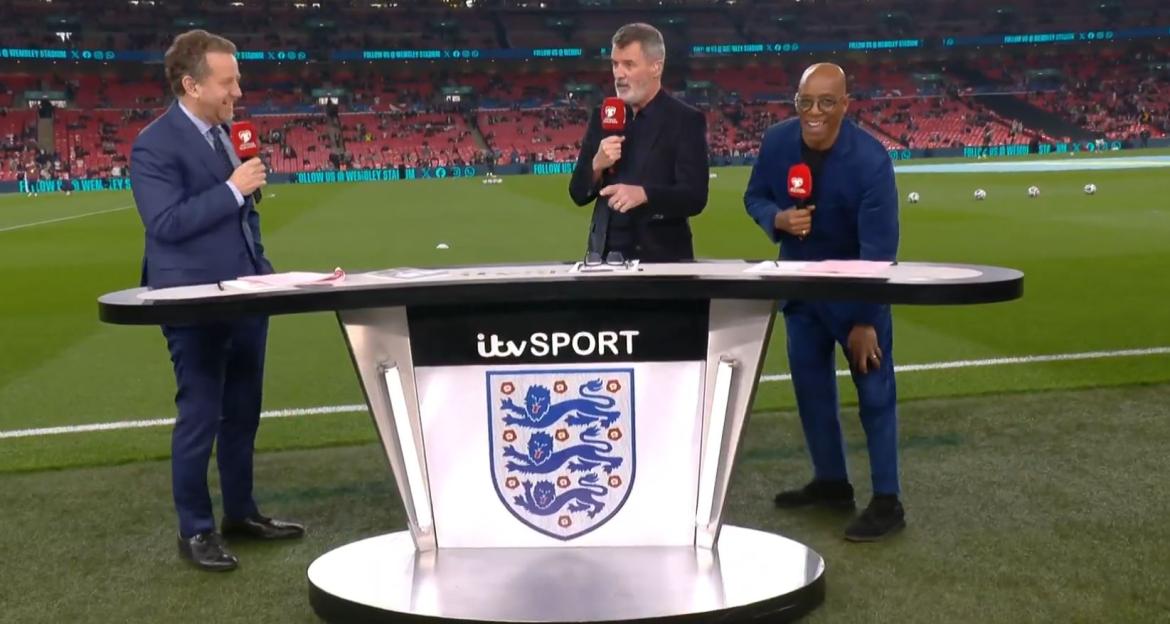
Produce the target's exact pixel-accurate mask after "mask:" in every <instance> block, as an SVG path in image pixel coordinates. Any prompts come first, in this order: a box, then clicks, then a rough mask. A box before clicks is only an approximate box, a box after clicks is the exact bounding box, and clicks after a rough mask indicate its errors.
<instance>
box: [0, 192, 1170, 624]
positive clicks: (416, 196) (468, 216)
mask: <svg viewBox="0 0 1170 624" xmlns="http://www.w3.org/2000/svg"><path fill="white" fill-rule="evenodd" d="M715 171H716V172H717V173H718V177H717V178H716V179H713V180H712V181H711V199H710V203H709V204H708V208H707V209H706V211H705V212H704V213H703V214H702V215H701V216H700V217H698V218H696V219H694V220H693V221H692V225H693V228H694V230H695V243H696V250H697V253H698V254H699V255H700V256H702V257H709V258H736V257H738V258H766V257H773V256H774V255H775V248H774V247H773V246H772V245H770V244H769V243H768V241H767V240H766V238H765V237H764V235H763V233H762V232H760V231H759V229H758V228H757V227H756V226H755V225H754V224H753V223H752V222H751V221H750V219H748V217H747V216H746V214H745V213H744V210H743V204H742V199H741V197H742V193H743V189H744V186H745V184H746V179H747V175H748V170H747V169H718V170H715ZM1165 171H1166V170H1165V169H1137V170H1111V171H1092V172H1089V171H1080V172H1060V173H1007V174H899V179H898V183H899V191H900V194H901V195H902V197H903V199H904V198H905V196H906V194H907V193H909V192H910V191H916V192H918V193H920V194H921V197H922V201H921V202H920V203H918V204H913V205H910V204H905V203H903V205H902V207H901V222H902V243H901V251H900V259H902V260H904V261H939V262H965V263H978V264H993V265H1001V266H1008V267H1013V268H1018V269H1021V270H1023V271H1024V272H1025V275H1026V278H1025V295H1024V298H1023V299H1021V300H1019V301H1015V302H1011V303H1006V304H996V305H987V306H972V307H911V306H904V307H898V308H897V309H896V310H895V336H896V341H895V345H896V347H895V356H894V357H895V359H896V361H897V363H898V364H925V363H934V362H951V361H959V360H978V359H986V358H998V357H1009V356H1034V355H1049V354H1062V353H1087V352H1099V351H1113V350H1126V349H1145V348H1156V347H1167V346H1170V322H1168V321H1170V312H1168V311H1167V310H1168V309H1170V307H1168V306H1170V292H1168V290H1167V284H1170V281H1168V279H1167V270H1168V268H1170V244H1168V243H1167V241H1170V204H1168V203H1167V201H1166V199H1165V193H1166V181H1165V180H1166V174H1165ZM1089 182H1092V183H1095V184H1096V185H1097V187H1098V189H1099V190H1098V193H1097V194H1096V195H1094V196H1087V195H1085V194H1084V193H1083V192H1082V190H1081V188H1082V186H1083V185H1084V184H1086V183H1089ZM567 183H568V180H567V178H565V177H559V176H558V177H511V178H506V179H505V181H504V183H503V184H499V185H482V184H481V183H480V181H479V180H444V181H419V182H397V183H387V184H377V183H374V184H355V185H342V184H339V185H320V186H295V185H288V186H274V187H270V188H269V190H268V196H267V198H266V201H265V202H264V203H263V204H262V206H261V213H262V219H263V229H264V241H265V245H266V247H267V248H268V251H269V256H270V257H271V259H272V260H273V261H274V263H275V264H276V265H277V268H278V269H279V270H331V269H332V268H333V267H335V266H340V267H343V268H345V269H346V270H348V271H359V270H365V269H374V268H384V267H389V266H435V265H443V264H455V263H488V262H510V261H515V262H523V261H539V260H575V259H579V258H580V256H581V254H582V251H583V246H584V243H585V235H586V227H587V224H588V216H589V209H588V208H577V207H574V206H573V205H572V204H571V202H570V201H569V200H568V194H567V191H566V185H567ZM1032 184H1035V185H1037V186H1039V187H1040V189H1041V195H1040V197H1039V198H1036V199H1029V198H1028V197H1027V194H1026V189H1027V187H1028V186H1030V185H1032ZM975 188H983V189H986V190H987V192H988V199H987V200H986V201H983V202H976V201H974V200H973V199H972V191H973V190H974V189H975ZM90 213H95V214H90ZM79 215H88V216H83V217H80V218H72V217H78V216H79ZM34 223H39V225H31V226H30V225H29V224H34ZM814 227H815V221H814ZM440 242H443V243H447V244H448V245H449V249H445V250H439V249H436V245H437V244H438V243H440ZM141 252H142V228H141V225H140V224H139V221H138V217H137V215H136V213H135V212H134V210H133V206H132V198H131V196H130V195H129V194H128V193H96V194H81V195H74V196H72V197H63V196H59V195H57V196H40V197H37V198H27V197H24V196H0V280H2V283H3V287H2V288H0V321H2V322H0V352H2V353H3V357H2V358H0V432H3V431H13V430H20V429H29V428H38V427H54V426H66V425H81V424H88V423H101V422H115V421H126V420H139V419H152V418H166V417H171V416H173V402H172V399H173V392H174V389H173V378H172V376H171V370H170V366H169V361H168V358H167V355H166V350H165V345H164V343H163V339H162V336H161V334H160V332H159V331H158V329H157V328H151V327H115V326H108V325H103V324H101V323H100V322H99V321H98V320H97V311H96V303H95V299H96V297H97V296H98V295H100V294H102V293H104V292H107V291H111V290H117V289H121V288H128V287H131V286H134V285H135V284H136V282H137V278H138V271H139V262H140V260H141ZM777 329H778V330H779V329H780V326H779V325H778V326H777ZM782 334H783V332H782V331H777V332H776V335H775V336H774V337H773V340H772V343H771V345H770V348H769V356H768V359H767V364H766V369H765V373H766V374H777V373H785V372H787V364H786V359H785V357H784V341H783V335H782ZM268 362H269V364H268V374H267V378H266V382H265V384H266V385H265V401H264V405H265V409H268V410H274V409H283V408H304V407H314V406H334V405H351V404H358V403H361V402H362V398H361V392H360V390H359V388H358V387H357V384H356V380H355V377H354V374H353V371H352V368H351V365H350V362H349V359H348V356H347V354H346V351H345V347H344V344H343V342H342V338H341V336H340V332H339V331H338V329H337V325H336V321H335V319H334V318H333V317H332V315H328V314H318V315H304V316H290V317H274V318H273V320H272V328H271V332H270V338H269V350H268ZM1168 382H1170V355H1165V354H1161V355H1149V356H1141V357H1112V358H1102V359H1091V360H1076V361H1062V362H1048V363H1030V364H1019V365H1003V366H986V367H969V368H957V369H945V370H932V371H923V372H909V373H905V374H902V375H901V376H900V377H899V380H898V384H899V395H900V398H901V400H902V423H901V424H902V432H901V440H902V444H903V457H902V459H903V473H904V481H905V491H906V495H905V496H906V504H907V512H908V520H909V523H910V527H909V529H908V530H907V531H906V533H905V534H904V535H902V536H899V537H898V538H896V539H895V540H894V541H891V542H888V543H885V544H881V545H876V546H861V547H856V546H855V545H846V544H844V543H843V542H842V541H841V539H840V533H841V531H842V530H843V528H844V524H845V522H846V519H843V518H841V517H836V516H832V515H824V514H817V513H809V514H780V513H778V512H776V511H775V510H773V509H772V508H771V506H770V498H771V495H772V493H774V491H775V490H776V489H778V488H779V487H782V486H788V485H797V484H800V483H802V482H803V481H804V480H805V479H806V478H807V475H808V470H807V459H806V457H805V455H804V450H803V444H802V442H801V438H800V428H799V423H798V421H797V420H796V418H795V413H794V411H793V398H792V394H791V389H790V386H789V385H788V383H787V382H783V381H778V382H768V383H765V384H763V385H762V386H761V390H760V392H759V395H758V398H757V402H756V408H757V413H756V414H755V416H754V418H753V420H752V422H751V424H750V426H749V433H748V444H747V448H746V450H745V454H744V456H743V458H742V462H741V464H740V466H739V467H738V473H737V476H736V479H735V482H734V485H733V491H732V497H731V503H730V515H731V519H732V521H734V522H735V523H737V524H742V525H746V526H753V527H760V528H765V529H768V530H773V531H777V532H780V533H782V534H785V535H788V536H791V537H793V538H795V539H799V540H801V541H804V542H805V543H807V544H809V545H811V546H812V547H814V548H816V549H817V550H818V551H820V552H821V553H822V554H823V555H825V557H826V559H827V562H828V570H829V572H828V582H829V586H828V599H827V602H826V604H825V606H824V607H822V608H821V609H820V610H818V611H817V612H815V613H814V615H813V616H812V617H811V618H810V620H812V621H833V622H837V621H859V622H872V621H920V622H956V621H1013V622H1018V621H1036V622H1041V621H1083V622H1096V621H1135V622H1145V621H1154V620H1156V619H1157V618H1159V617H1165V614H1166V613H1167V612H1168V610H1170V599H1168V598H1166V594H1165V592H1164V591H1163V590H1162V585H1163V584H1164V581H1165V579H1166V578H1168V575H1170V554H1168V553H1170V549H1167V548H1165V547H1163V545H1164V544H1166V543H1167V542H1168V541H1170V523H1167V522H1166V521H1165V518H1166V517H1167V514H1168V513H1170V497H1167V496H1165V495H1164V494H1163V493H1162V489H1163V487H1162V483H1163V482H1164V481H1165V478H1166V475H1167V474H1170V459H1168V457H1170V455H1167V454H1166V452H1165V450H1164V449H1165V444H1166V442H1167V441H1168V440H1170V420H1168V418H1167V417H1168V416H1170V408H1167V407H1166V405H1167V404H1168V403H1170V383H1168ZM842 398H843V400H844V401H845V402H846V403H851V402H852V401H853V400H854V393H853V390H852V388H851V386H850V385H849V384H848V381H847V380H842ZM843 420H844V421H845V423H846V425H847V432H848V436H849V442H850V462H851V468H852V469H853V471H854V480H855V482H856V483H857V484H858V485H859V489H860V492H859V495H860V496H861V498H862V502H863V503H864V501H865V500H866V499H867V498H868V474H867V472H866V462H865V453H864V444H863V438H862V436H861V432H860V427H859V426H858V424H857V422H856V416H855V414H854V412H853V411H852V410H851V408H849V407H846V408H845V409H844V410H843ZM373 438H374V434H373V429H372V426H371V425H370V423H369V421H368V417H367V416H365V415H364V414H360V413H342V414H331V415H320V416H308V417H299V418H285V419H272V420H266V421H265V422H264V424H263V425H262V426H261V429H260V436H259V440H258V445H259V447H260V448H261V450H262V451H266V452H265V453H263V454H261V455H260V456H259V457H258V459H257V472H258V475H257V486H258V495H259V496H260V497H261V504H262V506H264V508H265V509H267V510H269V511H271V512H272V513H275V514H286V515H290V516H294V517H299V518H302V519H304V520H306V521H307V522H309V524H310V526H311V530H312V531H313V532H312V533H311V535H310V537H309V538H307V539H306V540H305V541H304V542H302V543H300V544H297V545H292V546H280V547H268V546H249V547H243V548H240V549H239V552H240V554H241V556H242V559H243V566H244V567H243V569H242V570H240V571H239V572H238V573H235V574H234V575H228V577H211V576H209V575H200V574H198V573H196V572H194V571H191V570H188V569H186V568H185V567H183V566H181V565H180V562H179V561H178V559H177V556H176V554H175V552H174V519H173V512H172V509H171V505H170V494H169V465H168V463H167V461H166V458H167V457H168V454H169V429H168V428H167V427H149V428H141V429H132V430H120V431H109V432H94V433H75V434H64V435H54V436H34V437H21V438H10V439H4V438H0V527H3V529H4V530H2V531H0V552H3V553H5V554H4V557H5V560H6V562H7V563H6V564H5V565H4V566H3V567H2V568H0V569H3V570H4V576H5V577H6V579H7V580H5V581H4V582H3V583H0V584H2V585H4V587H0V595H2V596H4V600H3V602H4V603H5V606H4V610H5V614H4V616H3V617H0V620H4V619H6V618H12V619H11V621H13V622H31V621H46V622H48V621H78V620H86V621H157V620H160V619H163V618H165V619H167V620H179V621H206V620H207V619H208V618H216V619H220V620H224V621H235V620H237V619H243V618H245V617H249V616H250V615H251V614H255V613H264V614H272V615H271V620H272V621H282V622H287V621H313V618H312V614H311V612H310V611H309V608H308V604H307V600H306V599H305V591H304V590H305V585H304V579H303V573H304V568H305V566H307V564H308V562H310V561H311V560H312V559H313V558H314V557H315V556H317V555H319V554H321V553H323V552H325V551H326V550H328V549H329V548H332V547H334V546H336V545H339V544H342V543H346V542H349V541H353V540H354V539H357V538H358V537H361V536H365V535H374V534H378V533H382V532H387V531H391V530H397V529H399V528H401V527H402V526H403V525H404V523H403V519H402V514H401V511H400V506H401V505H400V503H399V502H398V500H397V496H396V494H395V493H394V491H393V483H392V480H391V478H390V477H389V474H388V473H387V471H386V470H385V468H384V460H380V459H379V458H378V455H377V453H378V451H377V448H376V447H375V446H374V445H372V444H371V442H372V441H373ZM267 451H282V452H267ZM229 577H230V578H229ZM208 592H214V593H216V594H217V595H221V596H223V600H219V601H213V602H212V603H210V604H207V605H206V606H204V607H201V609H200V610H198V611H195V610H188V609H185V608H184V605H188V604H191V603H192V601H195V600H199V601H200V604H203V603H204V601H203V600H202V599H201V598H200V597H201V596H206V595H207V594H208ZM6 621H7V620H6Z"/></svg>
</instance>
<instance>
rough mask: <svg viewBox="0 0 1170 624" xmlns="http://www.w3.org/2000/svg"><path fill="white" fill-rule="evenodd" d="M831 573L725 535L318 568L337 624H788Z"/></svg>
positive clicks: (786, 550) (320, 564)
mask: <svg viewBox="0 0 1170 624" xmlns="http://www.w3.org/2000/svg"><path fill="white" fill-rule="evenodd" d="M824 572H825V562H824V560H823V559H822V558H821V556H820V555H818V554H817V553H816V552H815V551H813V550H812V549H810V548H808V547H806V546H804V545H803V544H800V543H798V542H794V541H792V540H790V539H787V538H784V537H781V536H779V535H774V534H771V533H764V532H762V531H755V530H751V529H744V528H739V527H733V526H724V527H723V531H722V534H721V536H720V538H719V545H718V548H717V549H716V550H715V551H706V550H701V549H695V548H690V547H657V548H512V549H498V548H497V549H444V550H441V551H435V552H430V553H418V552H416V551H415V548H414V544H413V543H412V542H411V539H410V534H409V533H407V532H406V531H402V532H398V533H390V534H387V535H381V536H378V537H373V538H369V539H365V540H362V541H359V542H354V543H352V544H347V545H345V546H342V547H340V548H337V549H335V550H332V551H330V552H328V553H325V554H324V555H322V556H321V557H319V558H318V559H317V560H316V561H314V562H313V563H312V564H311V565H310V566H309V571H308V577H309V601H310V603H311V604H312V606H313V610H314V611H316V613H317V615H319V616H320V617H322V618H323V619H325V620H326V621H329V622H419V623H422V622H426V623H436V622H461V623H471V622H654V623H656V624H658V623H662V624H665V623H668V622H669V623H671V624H673V623H676V622H711V621H719V622H721V623H724V624H730V623H734V622H764V621H766V622H782V621H788V620H792V619H795V618H797V617H799V616H801V615H803V614H805V613H807V612H808V611H810V610H812V609H813V608H815V607H816V606H817V605H819V604H820V603H821V602H822V601H823V600H824V595H825V589H824Z"/></svg>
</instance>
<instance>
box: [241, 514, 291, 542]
mask: <svg viewBox="0 0 1170 624" xmlns="http://www.w3.org/2000/svg"><path fill="white" fill-rule="evenodd" d="M222 530H223V534H224V535H225V536H229V537H251V538H254V539H261V540H281V539H295V538H298V537H303V536H304V535H305V527H304V525H300V524H297V523H295V522H285V521H284V520H276V519H274V518H269V517H266V516H261V515H260V514H253V515H252V516H249V517H247V518H244V519H243V520H230V519H228V518H224V519H223V526H222Z"/></svg>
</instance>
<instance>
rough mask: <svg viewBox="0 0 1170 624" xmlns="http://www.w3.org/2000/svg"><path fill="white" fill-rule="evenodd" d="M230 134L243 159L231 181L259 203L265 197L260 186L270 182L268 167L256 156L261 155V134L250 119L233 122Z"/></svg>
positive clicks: (237, 154) (237, 151) (238, 153)
mask: <svg viewBox="0 0 1170 624" xmlns="http://www.w3.org/2000/svg"><path fill="white" fill-rule="evenodd" d="M229 134H230V136H231V138H232V147H233V148H235V151H236V156H239V157H240V161H241V163H240V166H239V167H236V170H235V171H233V172H232V177H231V182H232V184H234V185H236V188H237V189H239V190H240V193H241V194H242V195H244V196H248V195H251V196H252V201H253V202H255V203H257V204H258V203H260V200H261V199H262V198H263V195H262V194H261V193H260V187H262V186H264V185H266V184H268V169H267V168H266V167H265V166H264V162H263V161H261V160H260V159H259V158H256V157H257V156H259V155H260V138H259V137H260V135H259V133H257V132H256V127H255V126H253V125H252V122H250V121H237V122H236V123H233V124H232V129H231V132H230V133H229Z"/></svg>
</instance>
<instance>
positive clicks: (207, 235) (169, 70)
mask: <svg viewBox="0 0 1170 624" xmlns="http://www.w3.org/2000/svg"><path fill="white" fill-rule="evenodd" d="M235 52H236V47H235V45H234V44H232V42H230V41H228V40H227V39H224V38H222V37H218V36H216V35H212V34H210V33H208V32H206V31H202V30H194V31H191V32H187V33H184V34H182V35H179V36H178V37H176V38H175V41H174V43H173V44H172V45H171V47H170V49H169V50H167V53H166V56H165V59H164V64H165V69H166V76H167V81H168V83H169V85H170V87H171V90H172V91H173V92H174V94H175V96H176V99H177V101H176V102H175V104H174V105H172V106H171V107H170V108H169V109H168V110H167V111H166V113H164V114H163V115H162V116H161V117H159V118H158V119H156V120H154V121H153V122H152V123H151V124H150V125H149V126H147V127H146V128H145V129H143V131H142V133H141V134H139V135H138V138H137V140H135V142H134V148H133V151H132V153H131V156H130V163H131V166H130V179H131V185H132V187H133V189H134V201H135V203H136V204H137V205H138V213H139V215H140V216H141V217H142V223H143V225H144V226H145V227H146V253H145V257H144V258H143V264H142V284H143V285H144V286H148V287H150V288H166V287H171V286H183V285H188V284H206V283H215V282H218V281H221V280H227V279H235V278H237V277H239V276H242V275H256V274H264V273H271V272H272V265H271V264H270V263H269V262H268V259H267V258H266V257H265V256H264V246H263V245H262V244H261V243H260V215H259V213H257V212H256V205H255V202H256V200H257V199H259V190H260V187H262V186H264V185H265V183H266V173H265V169H264V164H263V163H262V162H261V161H260V159H259V158H255V159H252V160H249V161H248V162H245V163H242V164H241V163H240V162H239V159H238V158H237V157H236V154H235V151H234V150H233V149H232V148H231V144H230V141H229V138H228V135H227V133H226V131H227V124H228V123H229V122H230V121H231V119H232V112H233V108H234V106H235V103H236V101H237V100H238V99H239V98H240V97H241V96H242V94H241V92H240V85H239V78H240V74H239V67H238V65H237V64H236V58H235ZM163 335H164V336H165V337H166V340H167V348H168V349H169V350H170V354H171V362H172V364H173V366H174V371H175V380H176V382H177V386H178V392H177V393H176V395H175V404H176V406H177V407H178V412H179V415H178V419H177V420H176V422H175V429H174V432H173V434H172V437H171V478H172V488H173V493H174V499H175V509H176V510H177V511H178V515H179V553H180V555H181V556H182V557H183V558H185V559H187V560H189V561H191V562H192V563H194V564H195V565H196V566H198V567H200V568H202V569H205V570H232V569H235V568H236V567H237V565H238V564H239V561H238V560H237V558H236V557H235V555H233V554H232V553H231V551H230V550H228V548H227V545H226V544H225V543H224V540H223V536H225V535H227V536H232V535H238V536H242V537H251V538H259V539H285V538H292V537H300V536H301V535H303V534H304V527H302V526H300V525H298V524H294V523H290V522H283V521H280V520H274V519H271V518H267V517H265V516H262V515H261V514H260V512H259V510H258V509H257V507H256V502H255V500H253V498H252V454H253V447H254V443H255V439H256V429H257V427H258V426H259V424H260V402H261V389H262V386H263V377H264V348H265V343H266V340H267V336H268V319H267V318H253V319H247V320H239V321H231V322H214V323H201V324H193V325H167V326H164V327H163ZM213 444H215V446H216V458H217V463H218V464H219V476H220V486H221V489H222V493H223V516H224V520H223V526H222V531H223V532H222V533H219V532H217V531H216V527H215V517H214V515H213V514H212V509H211V498H210V495H209V493H208V488H207V468H208V463H209V461H210V458H211V449H212V445H213Z"/></svg>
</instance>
